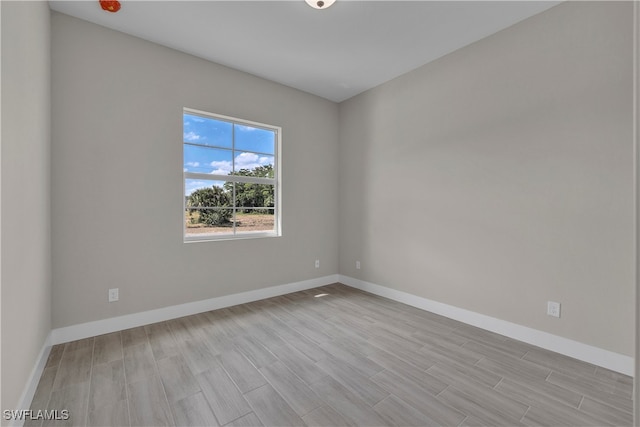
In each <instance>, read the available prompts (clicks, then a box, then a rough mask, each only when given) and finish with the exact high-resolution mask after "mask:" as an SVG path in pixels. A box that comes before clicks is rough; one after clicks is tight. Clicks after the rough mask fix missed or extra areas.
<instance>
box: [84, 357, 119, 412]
mask: <svg viewBox="0 0 640 427" xmlns="http://www.w3.org/2000/svg"><path fill="white" fill-rule="evenodd" d="M126 399H127V390H126V383H125V376H124V362H123V360H122V359H120V360H116V361H114V362H111V363H101V364H99V365H95V366H94V367H93V370H92V372H91V388H90V391H89V411H96V410H98V409H99V408H101V407H103V406H112V405H115V404H116V403H118V402H120V401H121V400H126Z"/></svg>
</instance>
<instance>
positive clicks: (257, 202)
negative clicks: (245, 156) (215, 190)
mask: <svg viewBox="0 0 640 427" xmlns="http://www.w3.org/2000/svg"><path fill="white" fill-rule="evenodd" d="M232 175H238V176H255V177H260V178H273V165H264V166H257V167H255V168H253V169H240V170H239V171H237V172H234V173H233V174H232ZM235 187H236V190H235V191H236V206H237V207H238V208H262V207H274V206H275V194H274V186H273V185H269V184H254V183H249V182H236V183H235ZM224 188H225V190H226V191H227V192H228V193H229V194H232V192H233V183H231V182H227V183H225V184H224ZM240 211H241V212H244V213H263V214H264V213H268V214H273V210H272V209H264V210H262V209H260V210H257V209H240Z"/></svg>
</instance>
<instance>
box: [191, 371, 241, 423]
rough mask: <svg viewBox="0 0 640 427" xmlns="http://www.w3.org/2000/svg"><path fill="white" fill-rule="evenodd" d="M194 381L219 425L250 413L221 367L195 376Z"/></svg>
mask: <svg viewBox="0 0 640 427" xmlns="http://www.w3.org/2000/svg"><path fill="white" fill-rule="evenodd" d="M196 380H197V381H198V384H200V389H201V390H202V393H203V394H204V396H205V398H206V399H207V401H208V402H209V406H211V409H212V410H213V413H214V415H215V416H216V419H217V420H218V422H219V423H220V424H221V425H224V424H227V423H230V422H231V421H233V420H235V419H237V418H240V417H242V416H243V415H246V414H248V413H249V412H251V411H252V409H251V407H250V406H249V404H248V403H247V401H246V400H245V398H244V396H243V395H242V393H240V391H239V390H238V389H237V387H236V385H235V384H234V383H233V381H231V378H229V376H228V375H227V373H226V371H225V370H224V369H223V368H222V366H217V367H214V368H212V369H209V370H207V371H204V372H201V373H200V374H198V375H196Z"/></svg>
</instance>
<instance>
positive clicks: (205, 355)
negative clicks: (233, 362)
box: [181, 340, 220, 374]
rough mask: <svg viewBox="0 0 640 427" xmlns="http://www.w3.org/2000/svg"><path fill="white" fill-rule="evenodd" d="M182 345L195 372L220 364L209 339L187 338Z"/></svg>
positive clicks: (188, 362)
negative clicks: (209, 343)
mask: <svg viewBox="0 0 640 427" xmlns="http://www.w3.org/2000/svg"><path fill="white" fill-rule="evenodd" d="M181 347H182V354H183V355H184V358H185V360H186V362H187V365H188V366H189V368H190V369H191V372H193V373H194V374H199V373H200V372H204V371H206V370H208V369H211V368H212V367H215V366H219V365H220V363H219V362H218V359H217V358H216V355H217V354H216V353H215V352H214V351H213V350H212V349H211V347H210V346H209V345H208V342H207V341H203V340H186V341H183V342H182V344H181Z"/></svg>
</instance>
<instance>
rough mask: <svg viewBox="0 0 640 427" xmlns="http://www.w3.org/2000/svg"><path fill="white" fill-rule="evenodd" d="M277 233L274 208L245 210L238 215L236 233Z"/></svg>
mask: <svg viewBox="0 0 640 427" xmlns="http://www.w3.org/2000/svg"><path fill="white" fill-rule="evenodd" d="M265 231H275V215H274V210H273V208H266V207H263V208H257V209H244V210H243V211H242V212H240V211H238V212H237V213H236V233H237V234H242V233H257V232H265Z"/></svg>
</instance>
